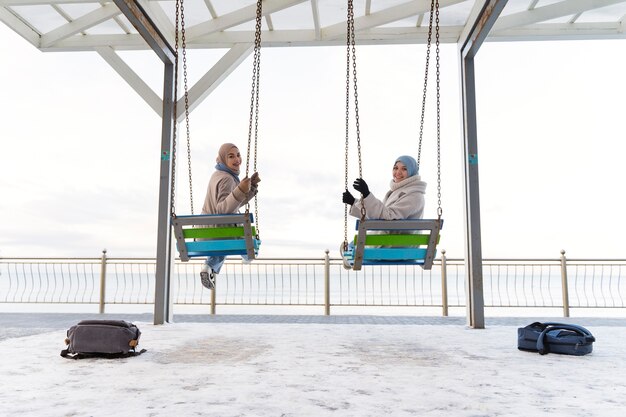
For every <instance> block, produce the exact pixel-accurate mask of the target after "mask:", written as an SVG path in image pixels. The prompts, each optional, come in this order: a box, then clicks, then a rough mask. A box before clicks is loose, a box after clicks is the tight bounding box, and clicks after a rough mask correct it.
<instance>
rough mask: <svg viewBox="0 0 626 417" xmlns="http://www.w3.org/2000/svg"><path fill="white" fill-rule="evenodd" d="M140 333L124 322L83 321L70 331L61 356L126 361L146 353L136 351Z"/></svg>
mask: <svg viewBox="0 0 626 417" xmlns="http://www.w3.org/2000/svg"><path fill="white" fill-rule="evenodd" d="M140 336H141V332H140V331H139V328H138V327H137V326H135V325H134V324H132V323H129V322H127V321H124V320H83V321H81V322H79V323H78V324H76V325H74V326H72V327H70V328H69V330H68V331H67V338H66V339H65V344H66V345H67V349H64V350H62V351H61V356H63V357H64V358H69V359H83V358H93V357H100V358H110V359H113V358H127V357H129V356H137V355H140V354H142V353H143V352H145V351H146V350H145V349H142V350H141V351H137V350H136V347H137V345H138V344H139V337H140Z"/></svg>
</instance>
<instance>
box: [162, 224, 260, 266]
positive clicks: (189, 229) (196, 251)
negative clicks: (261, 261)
mask: <svg viewBox="0 0 626 417" xmlns="http://www.w3.org/2000/svg"><path fill="white" fill-rule="evenodd" d="M253 221H254V217H253V216H252V214H251V213H249V214H247V215H246V214H245V213H241V214H240V213H235V214H201V215H192V216H174V217H173V218H172V225H173V226H174V236H175V238H176V247H177V248H178V253H179V255H180V260H181V261H183V262H187V261H189V259H190V258H197V257H206V256H228V255H247V256H248V259H250V260H252V259H254V258H255V257H256V254H257V252H258V249H259V246H260V245H261V241H260V240H258V239H256V238H255V237H254V232H255V230H254V227H253ZM209 228H210V229H209ZM203 229H204V231H203ZM198 234H205V235H212V234H214V235H216V236H219V238H206V239H198V238H197V235H198Z"/></svg>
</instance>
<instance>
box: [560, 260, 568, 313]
mask: <svg viewBox="0 0 626 417" xmlns="http://www.w3.org/2000/svg"><path fill="white" fill-rule="evenodd" d="M561 291H562V293H563V317H569V289H568V285H567V259H566V258H565V251H564V250H561Z"/></svg>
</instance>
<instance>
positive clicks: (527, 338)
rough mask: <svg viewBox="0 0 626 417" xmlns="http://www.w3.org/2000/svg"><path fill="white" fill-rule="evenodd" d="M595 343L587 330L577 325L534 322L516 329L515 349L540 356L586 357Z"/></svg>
mask: <svg viewBox="0 0 626 417" xmlns="http://www.w3.org/2000/svg"><path fill="white" fill-rule="evenodd" d="M595 341H596V339H595V337H593V335H592V334H591V332H590V331H589V330H587V329H585V328H584V327H582V326H579V325H577V324H565V323H540V322H535V323H532V324H529V325H528V326H526V327H520V328H518V329H517V348H518V349H519V350H526V351H530V352H539V353H540V354H542V355H545V354H546V353H561V354H564V355H576V356H582V355H586V354H588V353H591V351H592V350H593V342H595Z"/></svg>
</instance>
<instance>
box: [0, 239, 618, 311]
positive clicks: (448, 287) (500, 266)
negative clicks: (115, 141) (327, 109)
mask: <svg viewBox="0 0 626 417" xmlns="http://www.w3.org/2000/svg"><path fill="white" fill-rule="evenodd" d="M441 253H442V256H441V258H439V259H436V261H435V263H434V266H433V268H432V269H431V270H428V271H426V270H423V269H422V268H420V267H419V266H406V265H401V266H397V265H396V266H366V267H363V269H362V270H361V271H351V270H345V269H344V268H343V266H342V262H341V260H340V259H338V258H330V257H329V255H328V251H327V252H326V254H325V256H323V257H320V258H307V259H296V258H258V259H257V260H255V261H254V262H252V263H243V262H241V261H235V260H228V261H227V262H226V263H225V265H224V267H223V269H222V271H221V273H220V275H219V276H218V280H217V288H216V290H215V291H209V290H206V289H205V288H204V287H202V285H201V284H200V280H199V272H200V268H201V266H202V263H201V261H190V262H184V263H183V262H179V261H177V262H176V263H175V264H174V268H173V271H172V292H171V293H172V297H173V304H174V305H175V306H176V305H180V306H183V305H210V306H211V311H212V313H215V310H216V306H219V305H223V306H226V305H232V306H261V305H263V306H320V307H323V308H324V313H325V314H330V312H331V308H332V307H342V306H351V307H362V306H367V307H437V308H440V309H441V312H442V315H444V316H445V315H448V310H449V308H450V307H463V306H465V285H466V283H465V279H466V278H465V266H464V262H463V260H462V259H447V258H446V256H445V251H441ZM155 264H156V262H155V259H153V258H152V259H150V258H108V257H107V256H106V251H103V253H102V256H101V257H100V258H63V259H61V258H37V259H33V258H2V259H0V304H2V303H4V304H87V305H98V308H99V311H100V313H104V312H105V306H107V305H115V304H123V305H126V304H135V305H139V304H144V305H148V304H154V298H155ZM625 279H626V260H624V259H605V260H598V259H595V260H594V259H587V260H585V259H576V260H574V259H571V260H568V259H566V258H565V253H564V252H562V253H561V257H560V258H555V259H485V260H483V294H484V301H485V307H535V308H537V307H539V308H558V309H562V312H563V315H564V316H569V314H570V309H571V308H625V307H626V282H625V281H624V280H625Z"/></svg>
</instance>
